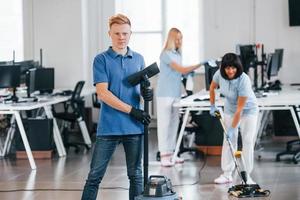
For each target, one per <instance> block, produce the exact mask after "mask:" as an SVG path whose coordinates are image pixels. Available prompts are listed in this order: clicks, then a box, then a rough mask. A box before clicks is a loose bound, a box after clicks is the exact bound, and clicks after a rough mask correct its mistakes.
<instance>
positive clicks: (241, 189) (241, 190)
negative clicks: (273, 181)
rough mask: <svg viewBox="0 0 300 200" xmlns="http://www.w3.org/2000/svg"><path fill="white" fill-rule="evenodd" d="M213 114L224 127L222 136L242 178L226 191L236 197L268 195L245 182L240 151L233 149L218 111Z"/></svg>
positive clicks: (245, 173)
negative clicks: (240, 181) (239, 182)
mask: <svg viewBox="0 0 300 200" xmlns="http://www.w3.org/2000/svg"><path fill="white" fill-rule="evenodd" d="M215 115H216V117H217V118H219V119H220V122H221V125H222V127H223V129H224V136H225V138H226V141H227V142H228V145H229V148H230V151H231V155H232V158H233V161H234V164H235V168H236V170H237V173H238V175H239V176H240V177H241V179H242V184H240V185H234V186H232V187H231V188H229V190H228V193H229V195H232V196H234V197H237V198H251V197H268V196H269V195H270V194H271V192H270V191H269V190H263V189H261V188H260V186H259V185H258V184H247V172H246V171H245V162H244V158H243V154H242V151H235V150H234V148H233V145H232V143H231V141H230V139H229V138H228V136H227V130H226V128H225V123H224V121H223V120H222V117H221V114H220V112H218V111H216V112H215Z"/></svg>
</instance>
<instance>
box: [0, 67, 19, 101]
mask: <svg viewBox="0 0 300 200" xmlns="http://www.w3.org/2000/svg"><path fill="white" fill-rule="evenodd" d="M20 73H21V71H20V65H5V66H0V88H13V96H12V100H13V101H17V100H18V98H17V97H16V88H17V87H19V85H20Z"/></svg>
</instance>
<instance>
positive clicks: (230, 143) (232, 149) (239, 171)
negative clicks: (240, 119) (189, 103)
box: [215, 111, 246, 182]
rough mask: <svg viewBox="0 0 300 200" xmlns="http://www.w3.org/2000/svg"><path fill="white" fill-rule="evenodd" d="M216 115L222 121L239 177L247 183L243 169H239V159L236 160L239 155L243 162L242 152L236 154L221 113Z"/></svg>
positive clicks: (216, 112)
mask: <svg viewBox="0 0 300 200" xmlns="http://www.w3.org/2000/svg"><path fill="white" fill-rule="evenodd" d="M215 115H216V117H217V118H218V119H219V120H220V123H221V125H222V127H223V130H224V135H225V138H226V141H227V143H228V145H229V149H230V151H231V155H232V158H233V161H234V165H235V167H236V169H237V172H238V174H239V176H240V177H241V179H242V180H243V181H244V182H246V181H245V180H244V177H243V176H242V173H241V169H240V167H239V165H238V163H237V159H236V155H238V156H239V157H240V158H241V160H242V162H243V157H242V155H241V152H240V151H237V152H236V153H235V151H234V148H233V145H232V142H231V141H230V139H229V137H228V134H227V129H226V126H225V122H224V121H223V119H222V116H221V113H220V112H219V111H215Z"/></svg>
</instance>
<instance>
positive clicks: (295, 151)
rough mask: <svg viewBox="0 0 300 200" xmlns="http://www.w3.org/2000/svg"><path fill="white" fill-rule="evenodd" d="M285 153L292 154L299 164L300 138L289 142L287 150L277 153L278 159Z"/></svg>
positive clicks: (294, 160)
mask: <svg viewBox="0 0 300 200" xmlns="http://www.w3.org/2000/svg"><path fill="white" fill-rule="evenodd" d="M284 155H292V156H293V162H294V163H295V164H297V163H298V162H299V161H300V139H297V140H292V141H289V142H287V144H286V150H285V151H283V152H281V153H278V154H277V155H276V161H277V162H279V161H280V157H281V156H284Z"/></svg>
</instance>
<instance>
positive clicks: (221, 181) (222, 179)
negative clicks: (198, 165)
mask: <svg viewBox="0 0 300 200" xmlns="http://www.w3.org/2000/svg"><path fill="white" fill-rule="evenodd" d="M231 182H232V177H231V176H229V177H228V176H225V175H224V174H221V175H220V176H219V177H218V178H216V179H215V180H214V183H216V184H225V183H231Z"/></svg>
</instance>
